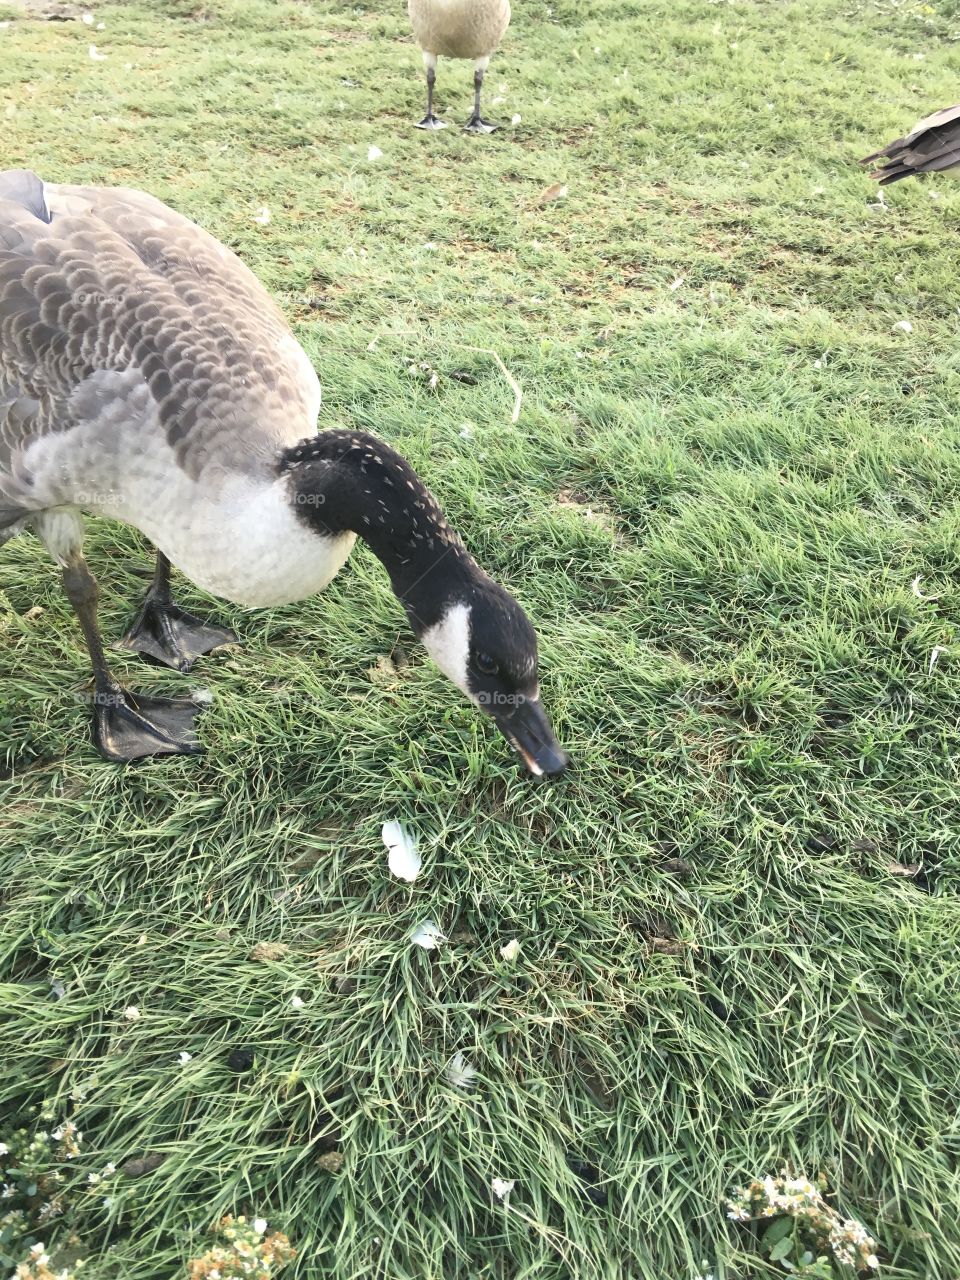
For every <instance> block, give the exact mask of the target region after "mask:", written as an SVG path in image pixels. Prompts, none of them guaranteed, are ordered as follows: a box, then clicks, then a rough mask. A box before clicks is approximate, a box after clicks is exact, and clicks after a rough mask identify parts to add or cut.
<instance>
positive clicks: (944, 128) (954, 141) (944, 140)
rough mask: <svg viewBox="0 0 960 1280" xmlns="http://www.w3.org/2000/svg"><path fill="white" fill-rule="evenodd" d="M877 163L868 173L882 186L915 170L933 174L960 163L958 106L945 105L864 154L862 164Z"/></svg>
mask: <svg viewBox="0 0 960 1280" xmlns="http://www.w3.org/2000/svg"><path fill="white" fill-rule="evenodd" d="M877 161H886V163H884V164H880V165H879V166H878V167H877V168H876V169H874V170H873V172H872V173H871V174H870V176H871V177H872V178H876V179H877V180H878V181H879V183H880V185H881V186H887V185H889V184H890V183H891V182H899V181H900V180H901V179H902V178H909V177H910V176H911V175H912V174H916V173H936V172H940V171H942V170H944V169H952V168H954V167H955V166H956V165H958V164H960V105H957V106H953V107H945V108H943V110H941V111H935V112H934V113H933V115H930V116H927V117H926V118H925V119H924V120H921V121H919V123H918V124H916V125H914V127H913V129H912V130H911V131H910V132H909V133H908V134H906V135H905V136H904V137H902V138H897V139H895V140H894V141H893V142H891V143H889V144H888V145H887V146H885V147H883V148H881V150H879V151H875V152H874V153H873V154H872V155H869V156H864V158H863V160H861V161H860V163H861V164H864V165H867V164H874V163H876V162H877Z"/></svg>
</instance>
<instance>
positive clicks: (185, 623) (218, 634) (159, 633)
mask: <svg viewBox="0 0 960 1280" xmlns="http://www.w3.org/2000/svg"><path fill="white" fill-rule="evenodd" d="M120 643H121V645H123V647H124V648H125V649H133V650H135V651H136V652H137V653H142V654H145V655H146V656H147V657H148V658H153V659H154V660H155V661H156V662H162V663H163V664H164V665H165V666H168V667H173V668H175V669H176V670H177V671H189V670H190V668H191V667H192V666H193V664H194V663H195V662H196V660H197V659H198V658H199V657H201V655H203V654H205V653H209V652H210V651H211V649H219V648H220V646H221V645H225V644H237V643H238V641H237V637H236V636H235V635H234V633H233V632H232V631H231V630H230V629H229V628H228V627H212V626H208V625H207V624H206V623H203V622H201V621H200V619H199V618H195V617H194V616H193V614H192V613H187V611H186V610H185V609H181V608H179V606H177V605H175V604H172V603H170V602H167V601H164V600H158V599H157V598H156V597H155V596H153V594H152V593H151V594H150V595H148V596H147V598H146V600H144V602H143V608H142V609H141V610H140V612H139V614H138V615H137V617H136V619H135V621H134V623H133V625H132V626H131V627H130V630H129V631H128V632H127V634H126V635H125V636H124V637H123V639H122V640H121V641H120Z"/></svg>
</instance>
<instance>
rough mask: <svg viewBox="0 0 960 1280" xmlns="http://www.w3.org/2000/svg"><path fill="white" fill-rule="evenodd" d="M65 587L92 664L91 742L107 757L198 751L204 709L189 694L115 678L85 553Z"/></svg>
mask: <svg viewBox="0 0 960 1280" xmlns="http://www.w3.org/2000/svg"><path fill="white" fill-rule="evenodd" d="M63 586H64V589H65V591H66V593H67V598H68V599H69V601H70V603H71V604H72V605H73V607H74V609H75V610H76V614H77V617H78V618H79V619H80V626H81V627H82V628H83V636H84V639H85V640H86V642H87V648H88V649H89V651H90V660H91V662H92V663H93V675H94V695H93V700H94V702H93V741H94V743H95V745H96V747H97V750H98V751H99V752H100V754H101V755H102V756H103V758H104V759H105V760H110V761H113V762H115V763H122V762H124V761H127V760H139V759H140V758H141V756H160V755H196V754H197V753H198V752H199V751H200V744H199V742H198V741H197V735H196V732H195V730H194V722H195V720H196V718H197V716H198V715H199V714H200V711H201V708H200V707H199V706H198V705H197V703H195V702H194V701H193V700H192V699H191V698H149V697H147V696H146V695H145V694H142V693H132V692H131V691H130V690H129V689H124V687H123V685H121V684H120V683H119V681H117V680H116V679H115V678H114V676H113V673H112V672H111V671H110V668H109V667H108V666H107V660H106V657H105V655H104V652H103V641H102V640H101V638H100V628H99V626H98V625H97V583H96V579H95V578H94V576H93V574H92V573H91V572H90V570H89V569H88V568H87V564H86V561H85V560H84V558H83V556H81V555H79V554H75V555H73V556H71V558H70V559H69V560H67V561H66V563H65V564H64V565H63Z"/></svg>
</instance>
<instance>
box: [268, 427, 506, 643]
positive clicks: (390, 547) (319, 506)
mask: <svg viewBox="0 0 960 1280" xmlns="http://www.w3.org/2000/svg"><path fill="white" fill-rule="evenodd" d="M280 470H281V472H284V473H286V474H288V475H289V477H290V485H291V498H292V501H293V503H294V506H295V509H296V512H297V515H298V516H299V517H300V518H301V519H302V520H304V521H305V522H306V523H307V524H308V525H309V526H310V527H311V528H312V529H313V530H314V532H316V533H318V534H320V535H323V536H329V535H331V534H338V533H345V532H348V531H349V532H353V533H355V534H357V536H358V537H360V538H362V539H363V540H364V542H366V543H367V545H368V546H369V547H370V549H371V550H372V551H373V553H374V555H376V556H377V558H378V559H379V560H380V561H381V562H382V563H383V566H384V568H385V569H386V571H387V573H388V574H389V576H390V582H391V585H392V586H393V590H394V592H395V594H396V595H397V597H398V599H399V600H400V602H401V603H402V604H403V606H404V608H405V609H406V610H407V614H408V616H409V617H410V621H411V624H412V625H413V626H414V629H415V630H416V631H417V632H422V631H423V630H424V629H425V628H426V627H429V626H432V625H433V624H434V623H435V622H437V621H438V620H439V618H440V616H441V615H442V613H443V611H444V609H445V608H446V606H447V604H448V603H450V602H452V601H455V600H457V599H459V598H464V597H466V596H467V595H468V594H469V592H470V588H471V584H472V583H473V582H475V581H476V579H477V578H478V577H485V575H484V574H483V572H482V570H481V569H480V568H479V566H478V565H477V563H476V562H475V561H474V559H473V557H472V556H471V555H470V554H469V552H468V551H467V550H466V548H465V547H464V545H463V543H462V542H461V541H460V539H459V537H458V536H457V534H456V533H455V532H454V531H453V530H452V529H451V528H450V526H449V525H448V524H447V522H446V520H445V518H444V515H443V512H442V511H441V510H440V508H439V506H438V505H437V502H436V500H435V498H434V497H433V494H432V493H431V492H430V490H429V489H428V488H427V487H426V485H425V484H424V483H423V481H422V480H421V479H420V477H419V476H418V475H417V473H416V472H415V471H414V469H413V468H412V467H411V466H410V464H409V463H408V462H407V461H406V459H405V458H403V457H401V456H400V454H399V453H397V452H396V450H394V449H391V448H390V446H389V445H387V444H384V443H383V441H382V440H378V439H377V437H376V436H372V435H368V434H367V433H366V432H362V431H324V432H321V433H320V434H319V435H317V436H311V437H310V438H309V439H307V440H303V441H301V443H300V444H298V445H295V446H294V447H293V448H291V449H287V450H285V451H284V453H283V454H282V456H281V459H280Z"/></svg>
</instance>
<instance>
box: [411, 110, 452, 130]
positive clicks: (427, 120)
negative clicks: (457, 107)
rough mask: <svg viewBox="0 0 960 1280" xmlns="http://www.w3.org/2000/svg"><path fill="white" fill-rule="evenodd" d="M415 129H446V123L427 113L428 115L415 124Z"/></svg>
mask: <svg viewBox="0 0 960 1280" xmlns="http://www.w3.org/2000/svg"><path fill="white" fill-rule="evenodd" d="M416 127H417V128H418V129H445V128H446V127H447V122H446V121H445V120H441V119H440V118H439V117H438V116H435V115H432V114H431V113H429V112H428V114H427V115H425V116H424V117H423V119H422V120H420V121H419V122H418V123H417V125H416Z"/></svg>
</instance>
